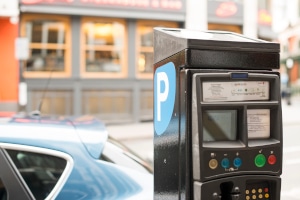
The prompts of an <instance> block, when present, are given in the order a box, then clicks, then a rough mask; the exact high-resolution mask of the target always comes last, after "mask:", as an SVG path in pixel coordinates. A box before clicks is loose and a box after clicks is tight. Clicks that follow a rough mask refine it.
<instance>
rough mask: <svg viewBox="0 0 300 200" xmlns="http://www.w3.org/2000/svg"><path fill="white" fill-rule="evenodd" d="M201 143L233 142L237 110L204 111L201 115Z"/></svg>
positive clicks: (235, 136) (235, 137)
mask: <svg viewBox="0 0 300 200" xmlns="http://www.w3.org/2000/svg"><path fill="white" fill-rule="evenodd" d="M202 125H203V141H204V142H213V141H235V140H236V139H237V110H205V111H203V115H202Z"/></svg>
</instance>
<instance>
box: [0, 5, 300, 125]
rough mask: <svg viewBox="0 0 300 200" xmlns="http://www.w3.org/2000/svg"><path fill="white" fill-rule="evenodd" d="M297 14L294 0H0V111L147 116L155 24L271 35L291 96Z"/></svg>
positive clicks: (298, 46) (298, 55)
mask: <svg viewBox="0 0 300 200" xmlns="http://www.w3.org/2000/svg"><path fill="white" fill-rule="evenodd" d="M299 19H300V1H299V0H289V1H284V0H251V1H247V0H235V1H221V0H201V1H198V0H20V1H18V0H9V1H7V0H0V36H1V37H0V44H1V45H0V115H8V114H11V113H14V112H19V111H26V112H30V111H33V110H36V109H38V108H39V107H41V112H42V114H44V115H48V114H50V115H85V114H92V115H95V116H97V117H98V118H100V119H101V120H103V121H105V122H106V123H107V124H119V123H139V122H144V121H152V118H153V94H152V93H153V89H152V76H153V70H152V68H153V67H152V66H153V27H157V26H160V27H178V28H187V29H193V30H224V31H231V32H236V33H241V34H244V35H246V36H249V37H253V38H259V39H263V40H267V41H272V42H279V43H280V44H281V60H280V62H281V69H280V71H281V72H282V74H283V75H282V77H283V78H282V82H283V87H282V88H286V87H287V88H290V90H289V91H291V92H292V94H293V95H298V93H299V81H298V80H299V77H300V70H299V64H298V63H299V59H300V34H299V33H300V25H299ZM45 91H47V92H45ZM41 99H43V102H42V106H41Z"/></svg>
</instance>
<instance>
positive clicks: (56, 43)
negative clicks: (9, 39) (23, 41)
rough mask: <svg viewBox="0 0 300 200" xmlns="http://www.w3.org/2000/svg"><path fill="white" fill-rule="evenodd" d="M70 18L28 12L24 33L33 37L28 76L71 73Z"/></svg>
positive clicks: (27, 67)
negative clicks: (29, 13)
mask: <svg viewBox="0 0 300 200" xmlns="http://www.w3.org/2000/svg"><path fill="white" fill-rule="evenodd" d="M69 24H70V22H69V18H67V17H59V16H51V15H24V16H23V17H22V21H21V36H22V37H26V38H27V39H28V40H29V54H30V55H29V59H28V60H26V61H25V62H24V63H25V64H24V76H25V77H33V78H34V77H38V78H40V77H49V75H50V73H51V76H54V77H66V76H70V71H71V69H70V67H71V66H70V62H71V61H70V50H71V42H70V41H71V40H70V28H69Z"/></svg>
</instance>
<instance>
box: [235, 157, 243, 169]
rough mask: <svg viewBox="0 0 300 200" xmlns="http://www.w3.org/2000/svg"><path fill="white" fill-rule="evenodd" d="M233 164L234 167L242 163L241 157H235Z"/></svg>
mask: <svg viewBox="0 0 300 200" xmlns="http://www.w3.org/2000/svg"><path fill="white" fill-rule="evenodd" d="M233 165H234V166H235V167H240V166H241V165H242V159H240V158H235V159H234V160H233Z"/></svg>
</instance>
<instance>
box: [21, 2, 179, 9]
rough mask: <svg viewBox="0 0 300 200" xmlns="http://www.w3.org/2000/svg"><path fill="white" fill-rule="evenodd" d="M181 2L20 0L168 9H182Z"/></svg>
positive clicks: (91, 5)
mask: <svg viewBox="0 0 300 200" xmlns="http://www.w3.org/2000/svg"><path fill="white" fill-rule="evenodd" d="M183 2H184V0H21V4H24V5H25V4H27V5H35V4H53V5H68V6H70V5H72V6H90V7H95V6H99V7H100V6H103V7H121V8H124V7H125V8H135V9H146V10H147V9H149V10H170V11H181V10H182V11H183Z"/></svg>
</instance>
